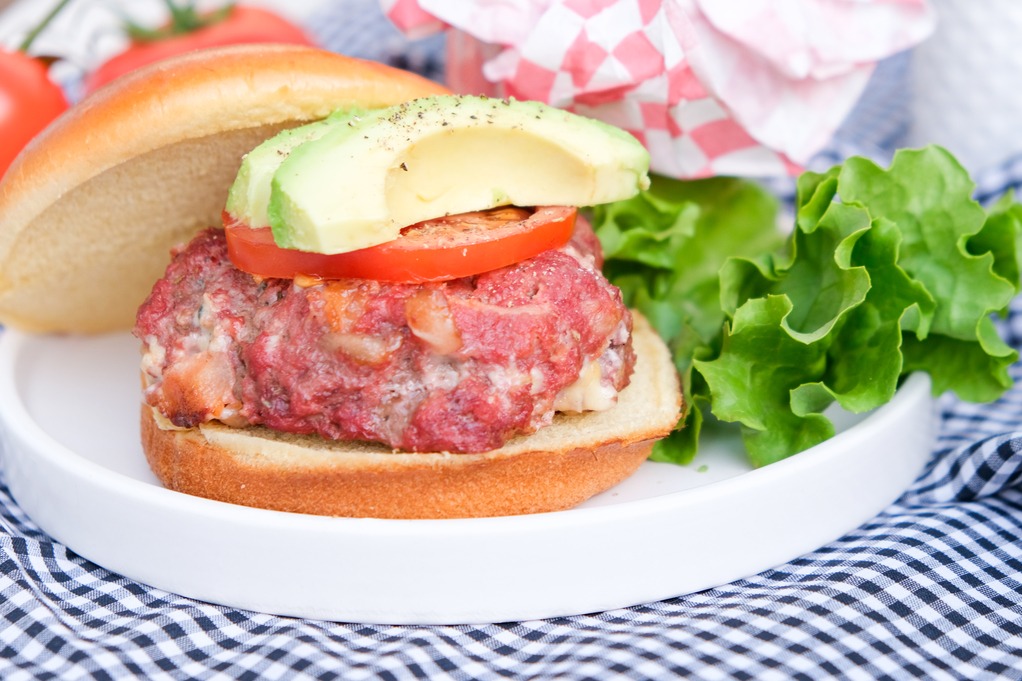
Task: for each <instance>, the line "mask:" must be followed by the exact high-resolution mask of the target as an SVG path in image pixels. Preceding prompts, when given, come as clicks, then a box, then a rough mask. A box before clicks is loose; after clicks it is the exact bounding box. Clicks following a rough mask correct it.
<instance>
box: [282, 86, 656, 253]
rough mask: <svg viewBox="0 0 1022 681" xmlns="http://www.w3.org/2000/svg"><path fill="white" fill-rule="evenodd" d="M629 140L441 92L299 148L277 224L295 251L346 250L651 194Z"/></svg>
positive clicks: (528, 105)
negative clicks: (419, 226)
mask: <svg viewBox="0 0 1022 681" xmlns="http://www.w3.org/2000/svg"><path fill="white" fill-rule="evenodd" d="M648 170H649V154H648V152H647V151H646V149H645V148H644V147H643V146H642V144H640V143H639V141H638V140H636V139H635V138H634V137H632V136H631V135H629V134H628V133H626V132H624V131H623V130H620V129H618V128H615V127H613V126H611V125H608V124H606V123H603V122H601V121H597V120H593V119H590V118H585V117H582V116H579V115H576V114H573V113H569V112H567V111H563V110H560V109H556V108H553V107H550V106H547V105H545V104H541V103H538V102H526V101H515V100H510V99H492V98H487V97H475V96H459V95H441V96H436V97H426V98H422V99H416V100H412V101H410V102H406V103H404V104H400V105H398V106H394V107H389V108H386V109H377V110H373V111H369V112H366V113H365V114H364V115H361V116H358V117H356V118H350V119H349V120H347V121H346V122H345V123H343V124H341V125H333V126H331V127H330V128H329V130H327V131H326V132H325V133H324V134H322V135H318V136H315V138H313V139H309V140H308V141H306V142H305V143H303V144H300V145H299V146H297V147H295V148H294V149H293V150H292V151H291V153H290V155H288V156H287V157H286V158H285V159H284V161H283V162H282V163H281V164H280V167H279V168H278V169H277V170H276V173H275V174H274V175H273V181H272V188H271V191H270V201H269V209H268V217H269V222H270V225H271V227H272V228H273V235H274V239H275V241H276V242H277V244H278V245H280V246H282V247H285V248H296V249H300V250H304V251H310V252H314V253H343V252H347V251H352V250H357V249H360V248H366V247H369V246H374V245H376V244H380V243H383V242H386V241H390V240H393V239H395V238H397V237H398V236H399V234H400V230H401V229H402V228H403V227H406V226H408V225H411V224H414V223H416V222H421V221H422V220H427V219H430V218H435V217H439V216H443V215H450V214H455V213H464V212H468V211H475V210H485V209H488V208H493V207H496V206H501V205H509V204H514V205H519V206H540V205H574V206H591V205H596V204H600V203H607V202H610V201H617V200H620V199H626V198H629V197H631V196H634V195H635V194H637V193H638V192H639V191H640V190H642V189H645V188H646V187H648V186H649V178H648V175H647V173H648Z"/></svg>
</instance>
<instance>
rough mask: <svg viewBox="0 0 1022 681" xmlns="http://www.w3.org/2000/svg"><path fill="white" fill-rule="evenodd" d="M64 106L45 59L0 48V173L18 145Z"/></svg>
mask: <svg viewBox="0 0 1022 681" xmlns="http://www.w3.org/2000/svg"><path fill="white" fill-rule="evenodd" d="M67 108H68V103H67V99H66V98H65V96H64V92H63V91H62V90H61V89H60V87H59V86H58V85H57V84H56V83H54V82H53V81H52V80H50V76H49V69H48V68H47V65H46V63H45V62H43V61H41V60H39V59H35V58H33V57H30V56H29V55H27V54H25V53H24V52H17V51H9V50H3V49H0V177H2V176H3V174H4V173H5V172H7V167H8V166H9V165H10V164H11V161H13V160H14V157H15V156H17V155H18V152H20V151H21V149H22V147H24V146H25V145H26V144H27V143H28V141H29V140H31V139H32V138H33V137H35V136H36V135H37V134H38V133H39V132H40V131H41V130H42V129H43V128H45V127H46V126H47V125H49V124H50V121H52V120H53V119H54V118H56V117H57V116H59V115H60V114H61V113H63V112H64V110H66V109H67Z"/></svg>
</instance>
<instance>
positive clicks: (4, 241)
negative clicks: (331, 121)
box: [0, 45, 446, 333]
mask: <svg viewBox="0 0 1022 681" xmlns="http://www.w3.org/2000/svg"><path fill="white" fill-rule="evenodd" d="M443 92H446V89H445V88H443V87H442V86H440V85H438V84H436V83H433V82H431V81H429V80H426V79H424V78H422V77H419V76H417V75H414V74H412V73H408V72H405V71H400V70H398V69H394V68H391V67H388V66H385V65H383V64H377V63H372V62H367V61H362V60H358V59H353V58H350V57H344V56H341V55H338V54H335V53H332V52H327V51H324V50H318V49H314V48H308V47H300V46H290V45H289V46H284V45H280V46H276V45H273V46H267V45H258V46H254V45H246V46H237V47H228V48H218V49H213V50H206V51H200V52H194V53H190V54H188V55H184V56H181V57H178V58H174V59H170V60H167V61H165V62H161V63H159V64H156V65H153V66H151V67H148V68H143V69H140V70H138V71H136V72H134V73H132V74H129V75H128V76H126V77H124V78H121V79H119V80H117V81H115V82H113V83H111V84H110V85H108V86H106V87H105V88H102V89H100V90H99V91H97V92H95V93H94V94H93V95H92V96H90V97H88V98H86V99H85V100H83V101H82V102H80V103H78V104H77V105H76V106H74V107H72V108H71V109H70V110H69V111H68V112H67V113H66V114H65V115H64V116H62V117H61V118H59V119H57V121H55V122H54V123H53V125H51V126H50V127H49V128H47V129H46V131H44V132H43V133H42V134H41V135H40V136H39V137H37V138H36V139H35V140H33V142H32V143H30V145H29V146H28V147H27V148H26V150H25V151H24V152H23V153H22V154H21V156H19V158H18V159H17V160H16V161H15V162H14V164H12V166H11V167H10V169H9V170H8V172H7V173H6V175H5V176H4V178H3V180H2V182H0V324H5V325H8V326H15V327H18V328H22V329H26V330H31V331H71V332H87V333H88V332H102V331H109V330H114V329H129V328H131V326H132V324H133V323H134V317H135V312H136V310H137V308H138V306H139V305H140V304H141V302H142V300H144V299H145V296H146V295H147V294H148V293H149V290H150V289H151V287H152V284H153V282H155V281H156V280H157V279H158V278H159V277H160V276H161V275H162V273H163V270H164V268H165V267H166V265H167V262H168V261H169V257H170V256H169V253H170V249H171V248H172V247H173V246H175V245H178V244H181V243H183V242H186V241H187V240H188V239H189V238H190V237H191V236H192V235H193V234H195V233H197V232H198V231H199V230H201V229H203V228H206V227H209V226H211V225H216V224H219V222H220V214H221V211H222V210H223V208H224V203H225V201H226V197H227V190H228V188H229V187H230V186H231V183H232V182H233V181H234V178H235V175H236V174H237V171H238V166H239V165H240V163H241V158H242V156H243V155H244V154H245V153H246V152H248V151H250V150H251V149H252V148H253V147H255V146H256V145H257V144H259V143H260V142H262V141H263V140H265V139H266V138H268V137H270V136H271V135H273V134H274V133H276V132H277V131H279V130H281V129H283V128H285V127H293V126H295V125H299V124H302V123H305V122H308V121H311V120H315V119H319V118H323V117H325V116H326V115H328V114H329V113H330V112H331V111H333V110H335V109H338V108H341V107H344V106H351V105H359V106H364V107H379V106H390V105H392V104H398V103H400V102H403V101H406V100H409V99H413V98H415V97H422V96H427V95H431V94H437V93H443Z"/></svg>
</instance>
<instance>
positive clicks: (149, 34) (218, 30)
mask: <svg viewBox="0 0 1022 681" xmlns="http://www.w3.org/2000/svg"><path fill="white" fill-rule="evenodd" d="M166 3H167V7H168V9H169V10H170V23H169V24H168V25H167V26H164V27H162V28H159V29H156V30H152V31H147V30H145V29H140V28H139V27H137V26H129V27H128V33H129V35H131V37H132V40H131V44H130V45H129V46H128V47H127V49H125V50H124V51H123V52H121V53H120V54H117V55H115V56H114V57H112V58H111V59H110V60H108V61H106V62H104V63H103V64H102V65H100V66H99V68H97V69H96V70H95V71H93V72H92V73H91V74H89V75H88V77H86V79H85V91H86V92H87V93H88V92H92V91H93V90H95V89H97V88H99V87H101V86H103V85H105V84H106V83H109V82H110V81H111V80H113V79H114V78H117V77H118V76H121V75H124V74H125V73H128V72H129V71H133V70H135V69H137V68H138V67H140V66H144V65H146V64H151V63H152V62H156V61H159V60H161V59H166V58H167V57H171V56H174V55H177V54H181V53H183V52H190V51H192V50H197V49H201V48H205V47H216V46H220V45H234V44H238V43H297V44H301V45H312V44H314V43H313V41H312V40H310V39H309V37H308V36H307V35H305V33H304V32H303V31H302V30H301V29H300V28H299V27H297V26H295V25H294V24H293V23H291V22H290V21H288V20H287V19H284V18H283V17H281V16H280V15H278V14H275V13H273V12H271V11H268V10H264V9H260V8H258V7H248V6H245V5H228V6H227V7H224V8H223V9H220V10H216V11H213V12H210V13H207V14H199V13H198V11H196V9H195V7H194V3H186V4H183V5H178V4H175V3H174V2H172V1H171V0H166Z"/></svg>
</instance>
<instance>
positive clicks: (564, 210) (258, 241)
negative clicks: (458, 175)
mask: <svg viewBox="0 0 1022 681" xmlns="http://www.w3.org/2000/svg"><path fill="white" fill-rule="evenodd" d="M577 215H578V210H577V209H576V208H573V207H570V206H543V207H540V208H536V209H525V208H518V207H505V208H494V209H492V210H486V211H479V212H475V213H460V214H458V215H451V216H448V217H442V218H436V219H434V220H427V221H425V222H420V223H418V224H415V225H412V226H411V227H406V228H405V229H404V230H402V234H401V236H400V237H399V238H397V239H394V240H393V241H388V242H387V243H383V244H379V245H377V246H372V247H370V248H363V249H360V250H357V251H351V252H349V253H337V254H334V255H324V254H322V253H309V252H306V251H298V250H294V249H290V248H281V247H280V246H278V245H277V244H276V243H275V242H274V241H273V234H272V233H271V232H270V228H269V227H262V228H257V229H253V228H251V227H248V226H247V225H244V224H242V223H240V222H237V221H236V220H234V219H233V218H232V217H231V216H230V215H228V214H227V213H224V216H223V217H224V228H225V230H226V234H227V253H228V256H229V257H230V259H231V262H233V263H234V266H235V267H237V268H238V269H239V270H242V271H245V272H248V273H250V274H255V275H258V276H261V277H267V278H269V277H273V278H285V279H293V278H295V277H299V276H307V277H314V278H319V279H346V278H349V277H355V278H360V279H376V280H378V281H392V282H409V283H421V282H428V281H446V280H449V279H458V278H460V277H468V276H472V275H473V274H481V273H483V272H489V271H490V270H495V269H498V268H500V267H505V266H507V265H512V264H514V263H516V262H520V261H522V260H526V259H527V258H531V257H533V256H535V255H538V254H540V253H542V252H543V251H546V250H548V249H551V248H557V247H559V246H563V245H564V244H565V243H567V242H568V240H569V239H570V238H571V234H572V232H573V231H574V229H575V218H576V217H577Z"/></svg>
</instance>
